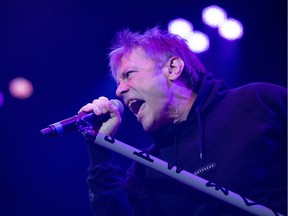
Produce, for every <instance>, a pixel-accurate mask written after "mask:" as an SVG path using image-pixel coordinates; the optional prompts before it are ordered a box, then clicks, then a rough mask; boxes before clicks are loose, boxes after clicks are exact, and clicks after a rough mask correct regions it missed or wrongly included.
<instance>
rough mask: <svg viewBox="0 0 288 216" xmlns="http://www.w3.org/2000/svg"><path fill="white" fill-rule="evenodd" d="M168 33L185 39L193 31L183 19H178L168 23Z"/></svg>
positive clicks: (190, 25)
mask: <svg viewBox="0 0 288 216" xmlns="http://www.w3.org/2000/svg"><path fill="white" fill-rule="evenodd" d="M168 31H169V32H170V33H173V34H176V35H179V36H180V37H182V38H184V39H186V38H187V36H188V35H189V34H190V32H192V31H193V25H192V23H190V22H189V21H187V20H185V19H182V18H178V19H175V20H172V21H170V22H169V24H168Z"/></svg>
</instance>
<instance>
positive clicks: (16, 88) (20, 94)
mask: <svg viewBox="0 0 288 216" xmlns="http://www.w3.org/2000/svg"><path fill="white" fill-rule="evenodd" d="M9 91H10V94H11V95H12V96H14V97H16V98H18V99H26V98H28V97H30V96H31V95H32V94H33V86H32V83H31V82H30V81H29V80H27V79H25V78H23V77H17V78H15V79H13V80H11V81H10V83H9Z"/></svg>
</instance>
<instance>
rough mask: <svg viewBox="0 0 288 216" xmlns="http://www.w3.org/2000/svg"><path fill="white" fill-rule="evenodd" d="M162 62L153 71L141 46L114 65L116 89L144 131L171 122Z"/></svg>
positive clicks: (166, 81) (153, 66) (167, 84)
mask: <svg viewBox="0 0 288 216" xmlns="http://www.w3.org/2000/svg"><path fill="white" fill-rule="evenodd" d="M165 70H166V66H164V67H163V68H162V69H161V70H158V71H157V68H156V66H155V63H154V61H152V60H151V59H150V58H148V57H147V56H146V54H145V53H144V51H143V50H142V49H141V48H136V49H134V50H133V51H132V53H131V54H130V55H129V56H124V57H123V58H122V59H121V61H120V64H119V66H118V71H117V83H118V87H117V90H116V94H117V96H119V97H121V98H122V99H123V100H124V102H125V104H126V105H127V106H128V107H129V109H130V110H131V111H132V112H133V113H134V115H135V116H136V117H137V120H138V122H140V123H141V124H142V126H143V129H144V130H145V131H149V132H152V131H154V130H155V129H158V128H159V127H161V126H163V125H164V124H166V123H167V122H171V119H170V118H169V114H168V111H169V109H170V108H169V107H170V100H171V92H170V91H169V83H168V79H167V78H166V76H165V72H164V71H165Z"/></svg>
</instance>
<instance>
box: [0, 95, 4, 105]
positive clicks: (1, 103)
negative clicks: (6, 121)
mask: <svg viewBox="0 0 288 216" xmlns="http://www.w3.org/2000/svg"><path fill="white" fill-rule="evenodd" d="M3 104H4V96H3V94H2V92H0V107H1V106H3Z"/></svg>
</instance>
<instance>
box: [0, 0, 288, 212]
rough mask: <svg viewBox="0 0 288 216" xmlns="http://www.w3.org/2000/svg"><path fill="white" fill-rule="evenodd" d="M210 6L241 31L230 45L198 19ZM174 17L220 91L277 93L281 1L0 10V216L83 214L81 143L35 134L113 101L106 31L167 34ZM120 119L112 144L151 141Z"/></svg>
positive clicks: (39, 3)
mask: <svg viewBox="0 0 288 216" xmlns="http://www.w3.org/2000/svg"><path fill="white" fill-rule="evenodd" d="M211 5H217V6H219V7H221V8H222V9H224V10H225V11H226V18H233V19H236V20H238V21H239V22H241V32H242V33H241V34H240V36H239V37H238V38H235V40H232V39H231V38H230V39H227V38H225V37H223V35H221V34H219V29H220V27H211V26H209V25H208V24H207V23H205V20H203V18H202V17H203V10H204V9H205V8H207V7H209V6H211ZM179 18H182V20H186V21H188V22H190V23H191V24H192V26H193V31H195V32H201V33H202V35H203V34H204V35H205V38H206V41H207V40H208V42H209V43H208V45H207V43H206V46H204V47H205V49H204V50H203V51H197V55H198V57H199V58H200V59H201V60H202V62H203V64H204V65H205V66H206V68H207V70H208V71H210V72H211V73H213V74H214V76H215V77H216V78H220V79H223V80H224V81H225V82H226V84H227V86H229V87H236V86H239V85H243V84H246V83H250V82H270V83H274V84H277V85H281V86H285V87H286V85H287V1H286V0H276V1H275V0H249V1H248V0H236V1H230V0H222V1H208V0H207V1H206V0H204V1H197V0H189V1H188V0H177V1H167V0H165V1H164V0H159V1H157V0H154V1H151V0H145V1H135V0H134V1H115V0H107V1H92V0H25V1H22V0H21V1H20V0H2V1H1V2H0V215H1V216H16V215H29V216H36V215H37V216H39V215H41V216H58V215H59V216H60V215H61V216H63V215H70V216H74V215H75V216H76V215H81V216H82V215H85V216H90V215H92V212H91V210H90V206H89V200H88V189H87V186H86V178H87V168H88V165H89V164H88V157H87V150H86V143H85V141H84V139H83V137H82V136H81V135H80V134H79V133H78V132H75V133H74V132H72V133H69V134H65V135H63V136H59V137H56V138H44V137H41V136H40V134H39V131H40V130H41V129H43V128H45V127H47V126H48V125H49V124H52V123H54V122H57V121H59V120H62V119H65V118H67V117H70V116H73V115H75V114H76V113H77V111H78V110H79V108H80V107H82V106H83V105H84V104H86V103H88V102H91V101H92V100H93V99H94V98H97V97H99V96H102V95H105V96H107V97H109V98H115V97H116V96H115V93H114V92H115V89H116V85H115V83H114V82H113V81H112V79H111V78H110V76H109V69H108V59H107V53H108V51H109V46H110V42H111V39H112V38H113V36H114V34H115V32H117V31H119V30H122V29H123V28H127V27H129V28H131V29H132V30H135V31H143V30H145V29H147V28H151V27H154V26H156V25H159V26H161V27H162V28H164V29H168V26H169V24H171V21H173V20H176V19H179ZM212 20H213V19H212ZM231 28H232V27H231ZM231 28H230V29H231ZM228 29H229V28H228ZM232 32H233V31H232ZM234 32H235V31H234ZM197 44H198V43H197ZM123 119H124V120H123V124H122V126H121V127H120V130H119V132H118V134H117V136H116V138H118V139H119V140H121V141H123V142H125V143H127V144H130V145H133V146H135V147H139V148H141V147H142V146H145V145H146V144H147V143H149V142H150V140H149V137H147V136H146V135H145V134H144V133H143V132H142V130H141V126H140V125H138V123H137V122H136V120H135V119H134V117H133V116H132V114H131V113H130V112H129V111H128V110H127V109H126V110H125V111H124V114H123ZM119 162H121V163H123V164H124V165H126V164H128V163H129V162H130V161H129V160H128V159H126V158H123V157H119Z"/></svg>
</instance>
